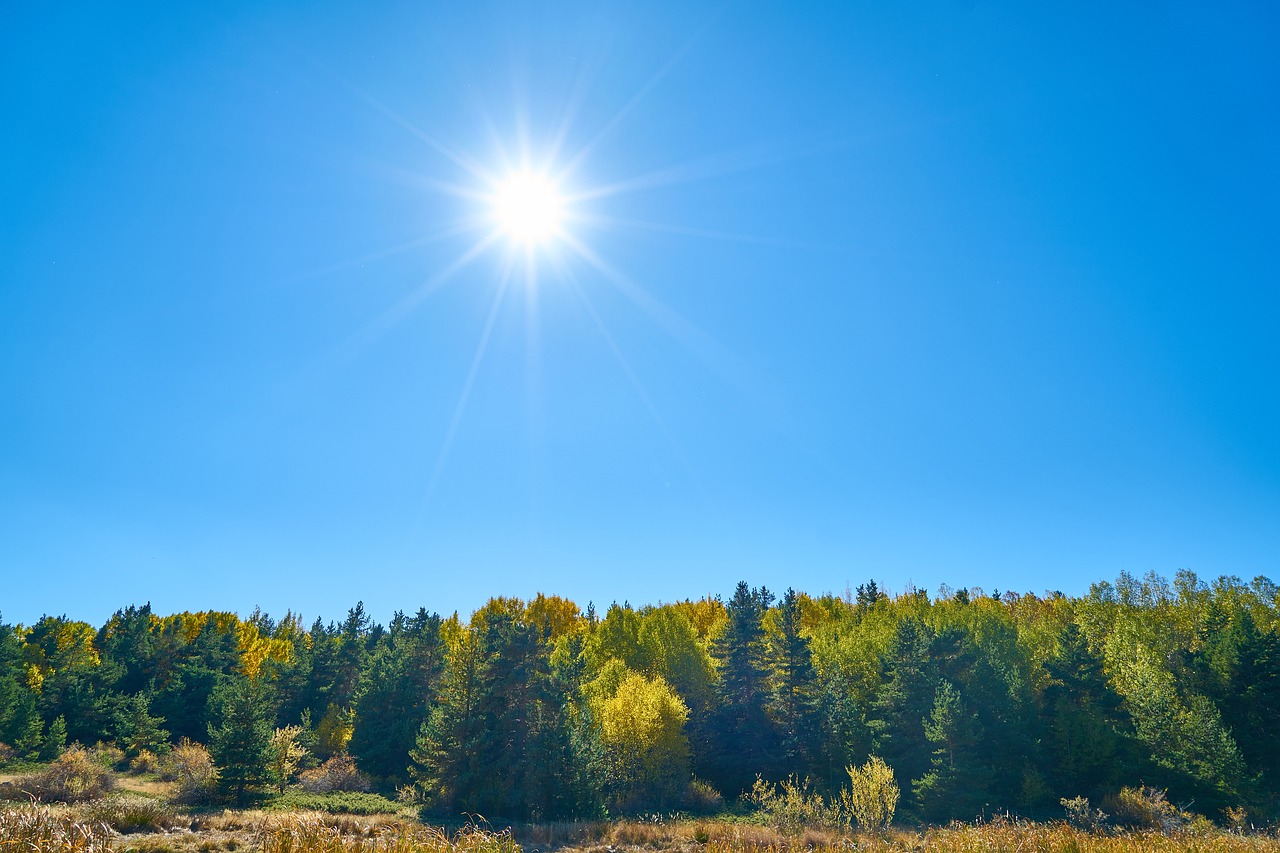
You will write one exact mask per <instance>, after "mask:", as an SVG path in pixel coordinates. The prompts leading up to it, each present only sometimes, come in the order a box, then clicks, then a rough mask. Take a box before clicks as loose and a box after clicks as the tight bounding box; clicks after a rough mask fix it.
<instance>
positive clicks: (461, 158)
mask: <svg viewBox="0 0 1280 853" xmlns="http://www.w3.org/2000/svg"><path fill="white" fill-rule="evenodd" d="M338 80H339V81H340V82H341V83H342V84H343V85H344V86H346V87H347V88H348V89H349V90H350V91H351V92H353V93H354V94H356V95H358V96H359V97H360V98H361V99H362V100H363V101H364V102H365V103H367V104H368V105H369V106H371V107H373V108H374V109H375V110H377V111H378V112H380V113H382V114H383V115H384V116H386V117H387V118H389V119H391V121H392V122H394V123H395V124H397V125H399V126H400V127H402V128H404V129H405V130H407V131H409V132H410V133H412V134H413V135H414V136H416V137H417V138H418V139H419V140H420V141H422V142H423V143H425V144H426V145H427V147H428V148H430V149H431V150H432V151H435V152H436V153H437V154H439V155H441V156H442V157H444V158H446V159H447V160H449V161H451V162H452V163H453V164H454V165H455V166H458V167H459V168H461V169H463V170H465V171H467V172H470V173H471V175H472V176H473V177H476V178H479V179H481V180H485V179H487V178H488V177H489V173H488V172H487V171H486V170H485V169H484V168H483V167H482V166H481V165H480V164H479V163H476V162H475V161H474V160H472V159H471V158H470V157H467V156H465V155H463V154H461V153H459V152H457V151H454V150H453V149H452V148H450V147H449V146H447V145H445V144H444V143H443V142H441V141H440V140H438V139H436V138H435V137H434V136H432V135H431V134H429V133H427V132H426V131H424V130H422V129H421V128H420V127H418V126H417V125H415V124H414V123H413V122H411V121H409V120H408V119H407V118H405V117H404V116H402V115H400V113H398V112H396V111H395V110H393V109H391V107H389V106H387V105H386V104H384V103H382V102H381V101H379V100H378V99H377V98H375V97H373V95H370V94H369V93H368V92H366V91H365V90H364V89H361V88H360V87H359V86H357V85H356V84H355V83H353V82H351V81H350V80H347V79H346V78H345V77H341V76H339V77H338Z"/></svg>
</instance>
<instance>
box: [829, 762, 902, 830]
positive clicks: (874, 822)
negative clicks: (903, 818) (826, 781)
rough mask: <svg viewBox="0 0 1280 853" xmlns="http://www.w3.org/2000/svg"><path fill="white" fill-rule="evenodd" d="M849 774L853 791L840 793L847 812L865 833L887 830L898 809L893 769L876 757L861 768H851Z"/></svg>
mask: <svg viewBox="0 0 1280 853" xmlns="http://www.w3.org/2000/svg"><path fill="white" fill-rule="evenodd" d="M845 771H846V772H847V773H848V774H849V787H848V788H846V789H844V790H842V791H841V792H840V801H841V805H842V806H843V807H844V810H845V812H846V813H847V814H848V816H849V817H850V818H852V819H853V820H854V821H856V822H857V824H858V826H859V827H861V828H863V829H868V830H871V831H872V832H879V831H881V830H884V829H886V828H887V827H888V826H889V824H890V823H891V822H892V821H893V813H894V811H895V810H896V809H897V807H898V793H899V792H898V783H897V782H895V781H894V780H893V768H892V767H890V766H889V765H888V764H885V763H884V761H883V760H881V759H880V758H878V757H876V756H874V755H873V756H871V758H870V759H869V760H868V761H867V763H866V764H864V765H862V766H861V767H847V768H845Z"/></svg>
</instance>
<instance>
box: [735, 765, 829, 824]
mask: <svg viewBox="0 0 1280 853" xmlns="http://www.w3.org/2000/svg"><path fill="white" fill-rule="evenodd" d="M746 798H747V802H749V803H751V804H752V805H753V806H755V807H756V808H757V809H759V810H760V815H761V816H762V817H763V818H764V819H765V820H766V821H767V822H768V823H769V824H770V825H771V826H774V827H776V828H777V829H778V831H779V832H783V833H787V834H796V833H799V832H800V831H802V830H804V829H805V828H806V827H813V826H820V827H829V828H837V827H840V826H841V825H842V824H844V823H845V820H844V817H843V815H842V814H841V812H840V808H839V804H838V803H833V804H831V805H828V804H827V803H826V802H825V801H824V800H823V799H822V795H821V794H819V793H818V792H816V791H810V790H809V780H808V779H806V780H804V781H803V782H800V781H798V780H797V779H796V777H794V776H792V777H790V778H788V779H786V780H785V781H783V782H782V783H781V784H779V785H773V784H770V783H768V782H765V781H764V780H763V779H761V778H760V777H759V776H757V777H756V781H755V784H754V785H752V786H751V790H750V791H749V792H748V793H747V795H746Z"/></svg>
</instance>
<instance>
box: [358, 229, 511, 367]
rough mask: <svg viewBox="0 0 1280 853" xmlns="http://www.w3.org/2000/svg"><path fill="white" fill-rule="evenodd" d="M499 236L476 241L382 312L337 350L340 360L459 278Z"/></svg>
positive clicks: (366, 343)
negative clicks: (456, 277) (458, 275)
mask: <svg viewBox="0 0 1280 853" xmlns="http://www.w3.org/2000/svg"><path fill="white" fill-rule="evenodd" d="M501 236H502V235H501V234H500V233H499V232H497V231H494V232H492V233H490V234H489V235H488V236H487V237H485V238H484V239H482V240H480V241H478V242H477V243H476V244H475V245H474V246H472V247H471V248H470V249H468V250H467V251H466V252H464V253H463V254H462V255H461V256H460V257H458V258H457V259H456V260H455V261H453V263H451V264H449V266H447V267H445V268H444V269H443V270H441V271H440V272H438V273H436V274H435V275H433V276H431V277H430V278H428V279H427V280H426V281H424V282H423V283H422V284H420V285H418V286H417V287H416V288H414V289H413V292H412V293H410V294H409V295H407V296H405V297H404V298H402V299H401V300H400V301H399V302H397V303H396V304H395V305H394V306H392V307H391V309H390V310H388V311H386V312H384V313H383V314H382V316H380V317H378V318H377V319H376V320H374V321H372V322H371V323H368V324H367V325H365V327H364V328H362V329H361V330H360V331H358V332H357V333H356V334H354V335H352V336H351V338H349V339H348V340H347V342H346V343H345V344H343V346H342V347H340V348H339V351H340V353H341V354H342V358H343V360H345V359H347V358H350V357H352V356H354V355H355V353H357V352H359V351H360V350H362V349H364V348H365V347H367V346H369V344H371V343H372V342H373V341H375V340H377V339H378V338H379V337H381V336H382V335H383V334H385V333H386V331H387V330H388V329H390V328H392V327H394V326H395V325H397V324H398V323H399V322H400V321H401V320H403V319H404V318H405V316H406V315H407V314H409V312H410V311H412V310H413V309H414V308H415V307H417V306H418V304H419V303H421V302H422V300H424V299H426V298H427V297H428V296H430V295H431V294H432V293H434V292H435V291H437V290H439V289H440V288H441V287H442V286H443V285H445V284H446V283H448V281H449V279H451V278H453V277H454V276H455V275H457V274H458V272H460V271H461V270H462V269H463V268H464V267H466V266H467V265H469V264H470V263H471V262H472V261H474V260H475V259H476V258H478V257H480V255H482V254H483V253H484V252H485V250H487V249H488V248H489V247H490V246H492V245H493V244H494V243H496V242H497V241H498V239H499V238H500V237H501Z"/></svg>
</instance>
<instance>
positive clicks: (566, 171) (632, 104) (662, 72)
mask: <svg viewBox="0 0 1280 853" xmlns="http://www.w3.org/2000/svg"><path fill="white" fill-rule="evenodd" d="M727 5H728V4H725V6H727ZM725 6H721V7H720V8H719V9H717V10H716V11H715V12H714V13H713V14H712V15H711V17H710V19H708V20H707V22H706V23H704V24H703V25H702V26H701V27H700V28H699V29H698V31H697V32H696V33H694V34H693V36H692V37H691V38H690V39H689V40H688V41H687V42H685V43H684V44H683V45H682V46H681V47H680V49H679V50H677V51H676V52H675V54H674V55H673V56H672V57H671V58H670V59H668V60H667V61H666V63H665V64H664V65H663V66H662V67H661V68H659V69H658V71H657V72H656V73H655V74H654V75H653V76H652V77H650V78H649V80H648V82H646V83H645V84H644V85H643V86H641V87H640V89H639V90H638V91H637V92H636V93H635V94H634V95H632V96H631V99H630V100H629V101H627V102H626V103H625V104H623V105H622V109H620V110H618V112H617V113H615V114H614V116H613V118H611V119H609V121H607V122H605V124H604V126H603V127H601V128H600V129H599V130H598V131H596V134H595V135H594V136H593V137H591V139H590V140H588V141H587V143H586V145H584V146H582V148H580V149H578V153H576V154H575V155H573V157H572V158H570V160H569V161H568V163H566V164H565V166H564V168H563V169H562V170H561V171H560V174H559V177H560V178H561V179H563V178H566V177H569V176H570V175H572V174H574V172H576V171H577V170H578V168H579V167H580V166H581V165H582V163H583V162H584V161H585V160H586V159H587V158H588V157H589V156H591V152H593V151H594V150H595V149H596V146H598V145H599V144H600V143H601V142H603V141H604V140H605V139H606V138H607V137H608V136H609V134H610V133H612V132H613V131H614V129H615V128H617V126H618V125H620V124H621V123H622V122H623V121H624V120H625V119H626V118H627V116H628V115H630V114H631V111H632V110H634V109H635V108H636V106H637V105H639V103H640V102H641V101H643V100H644V99H645V96H646V95H648V94H649V93H650V92H651V91H653V89H654V88H655V87H656V86H657V85H658V84H659V83H661V82H662V80H663V78H665V77H666V76H667V75H668V74H670V73H671V71H672V69H674V68H675V67H676V66H677V65H679V64H680V61H681V60H682V59H684V58H685V56H686V55H688V53H689V51H691V50H693V48H694V45H696V44H697V43H698V42H699V41H700V40H701V39H702V37H703V36H704V35H706V33H707V31H708V30H710V29H711V26H712V24H714V23H715V22H716V21H717V20H718V19H719V18H720V14H721V12H723V11H724V9H725Z"/></svg>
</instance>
